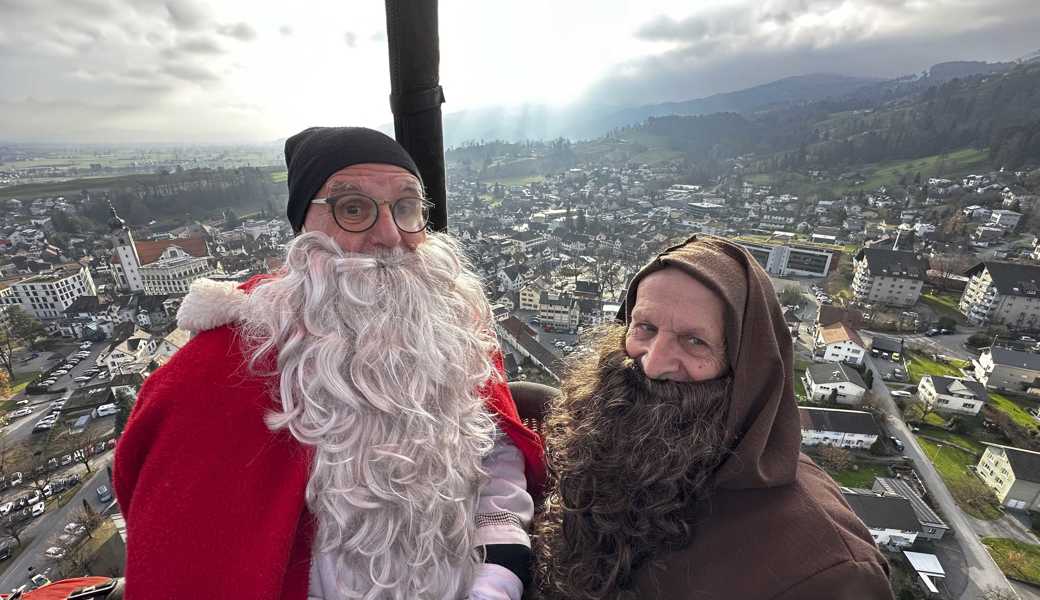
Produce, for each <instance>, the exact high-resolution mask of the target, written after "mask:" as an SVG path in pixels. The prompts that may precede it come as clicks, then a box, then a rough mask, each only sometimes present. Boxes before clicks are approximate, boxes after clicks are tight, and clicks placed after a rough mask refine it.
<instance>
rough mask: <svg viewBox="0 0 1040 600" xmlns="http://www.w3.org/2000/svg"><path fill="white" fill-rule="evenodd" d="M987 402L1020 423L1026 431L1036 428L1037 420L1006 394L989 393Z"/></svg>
mask: <svg viewBox="0 0 1040 600" xmlns="http://www.w3.org/2000/svg"><path fill="white" fill-rule="evenodd" d="M989 404H990V406H992V407H993V408H995V409H997V410H999V411H1000V412H1002V413H1004V414H1006V415H1007V416H1009V417H1011V420H1012V421H1014V422H1015V423H1016V424H1018V425H1021V426H1022V427H1024V428H1025V429H1026V430H1027V431H1029V430H1032V429H1036V428H1037V421H1036V419H1034V418H1033V416H1032V415H1030V414H1029V413H1028V412H1026V410H1025V409H1024V408H1022V407H1021V406H1019V405H1018V404H1016V403H1015V402H1014V401H1012V400H1011V399H1009V398H1008V397H1007V396H1003V395H1001V394H998V393H997V392H990V393H989Z"/></svg>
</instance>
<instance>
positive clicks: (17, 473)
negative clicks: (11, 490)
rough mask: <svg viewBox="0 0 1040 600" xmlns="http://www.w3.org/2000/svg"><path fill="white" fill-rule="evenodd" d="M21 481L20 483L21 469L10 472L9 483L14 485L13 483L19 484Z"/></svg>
mask: <svg viewBox="0 0 1040 600" xmlns="http://www.w3.org/2000/svg"><path fill="white" fill-rule="evenodd" d="M21 483H22V472H21V471H15V472H14V473H11V485H12V486H15V485H20V484H21Z"/></svg>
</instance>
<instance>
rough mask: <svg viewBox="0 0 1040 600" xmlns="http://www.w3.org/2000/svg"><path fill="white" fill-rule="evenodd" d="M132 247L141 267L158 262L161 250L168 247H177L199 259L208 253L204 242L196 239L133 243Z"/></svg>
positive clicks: (201, 239)
mask: <svg viewBox="0 0 1040 600" xmlns="http://www.w3.org/2000/svg"><path fill="white" fill-rule="evenodd" d="M134 246H136V247H137V256H138V257H139V258H140V259H141V264H142V265H147V264H151V263H153V262H155V261H157V260H159V256H161V255H162V253H163V250H166V249H167V248H169V247H170V246H177V247H178V248H180V249H182V250H184V251H185V252H187V253H188V254H190V255H192V256H196V257H199V258H202V257H204V256H209V251H208V250H207V249H206V240H204V239H203V238H198V237H196V238H179V239H176V240H145V241H140V242H138V241H135V242H134Z"/></svg>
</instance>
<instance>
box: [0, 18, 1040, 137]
mask: <svg viewBox="0 0 1040 600" xmlns="http://www.w3.org/2000/svg"><path fill="white" fill-rule="evenodd" d="M440 6H441V14H440V33H441V79H442V84H443V85H444V87H445V93H446V96H447V100H448V103H447V104H446V105H445V106H444V111H445V113H446V114H447V115H448V116H447V117H446V119H445V123H446V127H456V128H458V131H457V132H456V133H451V134H450V137H451V139H454V140H462V139H473V138H479V137H481V136H483V135H484V134H485V133H488V134H490V135H496V136H497V135H499V133H497V132H494V131H487V130H486V128H485V127H484V126H482V125H479V123H478V121H477V119H478V117H479V118H480V120H484V119H485V117H488V116H491V117H492V118H503V119H507V120H508V123H507V126H508V127H514V129H515V127H517V125H515V124H516V123H520V124H521V126H522V127H523V135H525V136H528V135H533V136H536V137H540V136H542V135H550V136H551V135H554V134H555V133H558V132H560V131H566V132H567V133H568V134H571V135H582V134H583V133H584V132H595V131H598V129H599V128H600V127H601V126H603V125H604V124H609V123H610V122H613V120H614V119H615V116H617V115H619V114H628V116H632V115H633V114H635V113H631V112H629V113H626V111H632V110H636V112H637V113H638V110H639V107H642V106H645V105H655V104H660V103H665V102H683V101H689V100H694V99H699V98H706V97H709V96H712V95H713V94H720V93H726V92H732V91H736V90H742V89H745V88H751V87H754V86H758V85H762V84H766V83H769V82H773V81H777V80H782V79H784V78H787V77H792V76H800V75H809V74H828V76H841V77H848V78H890V77H896V76H900V75H904V74H909V73H914V72H919V71H921V70H923V69H926V68H928V67H929V66H930V65H933V64H936V63H941V62H945V61H953V60H985V61H1006V60H1011V59H1014V58H1017V57H1021V56H1024V55H1027V54H1029V53H1032V52H1035V51H1036V50H1037V45H1038V44H1037V37H1036V32H1037V31H1040V3H1037V2H1036V0H765V1H759V0H755V1H752V0H729V1H725V0H706V1H704V2H697V3H691V2H686V1H679V0H647V1H644V2H631V1H628V0H599V1H593V0H582V1H574V2H550V1H549V0H531V1H527V2H466V1H463V0H441V2H440ZM0 16H2V18H0V82H2V85H0V142H2V141H23V142H24V141H55V142H96V143H111V142H175V143H176V142H185V143H192V142H229V143H233V142H263V141H271V140H275V139H279V138H284V137H286V136H287V135H290V134H292V133H294V132H296V131H298V130H299V129H302V128H304V127H307V126H310V125H316V124H361V125H369V126H374V127H377V126H381V125H384V124H386V123H389V122H390V121H391V115H390V112H389V109H388V106H387V96H388V93H389V76H388V66H387V64H388V61H387V50H386V33H385V29H386V28H385V15H384V13H383V3H381V2H331V3H312V2H306V3H256V2H247V1H246V0H220V1H213V2H197V1H196V0H0ZM803 83H804V82H803ZM832 83H833V84H834V85H837V86H838V87H840V86H842V85H845V83H848V82H847V81H846V82H844V83H843V82H841V81H840V79H833V80H831V81H830V83H826V84H825V85H831V84H832ZM457 113H460V114H457ZM451 115H455V116H451ZM612 115H613V116H612ZM603 119H606V121H604V120H603ZM467 121H469V122H470V123H469V124H467ZM474 123H477V125H476V126H473V124H474ZM596 123H598V124H596ZM467 127H469V129H466V128H467Z"/></svg>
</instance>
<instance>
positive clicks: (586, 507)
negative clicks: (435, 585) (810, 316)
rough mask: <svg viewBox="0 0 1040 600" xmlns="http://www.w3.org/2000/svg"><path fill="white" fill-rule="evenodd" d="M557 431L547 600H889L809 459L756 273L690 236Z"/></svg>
mask: <svg viewBox="0 0 1040 600" xmlns="http://www.w3.org/2000/svg"><path fill="white" fill-rule="evenodd" d="M619 317H623V319H624V323H623V324H618V325H614V326H609V327H607V328H606V329H605V330H604V331H602V332H600V334H599V336H598V338H597V339H596V341H595V343H594V344H593V348H592V350H591V351H590V352H589V353H588V354H586V355H585V356H583V357H580V358H578V359H577V360H576V362H575V363H574V364H572V369H571V372H570V374H569V376H568V377H567V378H566V379H565V382H564V385H563V393H562V395H561V396H560V397H559V398H557V399H556V400H555V401H554V402H553V404H552V405H551V407H550V411H549V416H548V418H547V419H546V422H545V424H544V434H545V436H546V439H545V441H546V459H547V462H548V464H549V475H550V478H549V487H548V490H547V496H546V500H545V504H544V511H543V513H542V516H541V518H540V520H539V521H538V524H537V527H536V531H535V554H536V561H537V568H536V580H537V582H538V586H539V589H540V592H541V595H542V596H543V597H544V598H560V599H563V598H567V599H569V600H577V599H589V600H599V599H606V598H611V599H613V598H639V599H644V600H645V599H655V598H660V599H668V600H683V599H690V600H693V599H697V600H731V599H738V600H766V599H771V600H816V599H819V600H846V599H847V600H853V599H855V600H891V598H892V592H891V588H890V586H889V583H888V577H887V573H888V566H887V563H886V562H885V559H884V558H883V557H882V556H881V554H880V552H879V551H878V549H877V547H876V546H875V544H874V542H873V540H872V539H871V536H870V533H869V532H868V531H867V529H866V527H865V526H864V525H863V523H862V522H861V521H860V520H859V519H858V518H857V517H856V515H855V514H854V513H853V512H852V510H851V509H850V508H849V507H848V505H847V504H846V503H845V502H844V500H843V499H842V496H841V493H840V490H839V489H838V486H837V485H836V484H835V483H834V482H833V481H832V480H831V478H830V477H829V476H827V474H826V473H824V472H823V471H822V470H821V469H820V468H819V467H817V466H816V465H815V464H814V463H813V462H812V460H811V459H809V458H808V457H807V456H805V455H804V454H801V453H800V451H799V445H800V440H801V437H800V426H799V415H798V407H797V404H796V402H795V398H794V391H793V374H792V358H791V356H792V355H791V336H790V334H789V333H788V331H787V326H786V324H785V323H784V320H783V317H782V314H781V310H780V306H779V302H778V301H777V297H776V293H775V292H774V290H773V287H772V285H771V283H770V281H769V278H768V276H767V275H766V273H765V271H764V270H763V269H762V267H761V266H760V265H759V264H758V262H757V261H756V260H755V259H754V258H753V257H752V256H751V255H750V254H748V252H747V251H746V250H744V249H743V248H741V247H739V246H737V245H735V244H732V243H730V242H727V241H725V240H722V239H718V238H712V237H694V238H691V239H690V240H688V241H687V242H685V243H683V244H681V245H678V246H675V247H673V248H670V249H668V250H667V251H666V252H664V253H663V254H661V255H660V256H658V257H657V258H656V259H654V260H653V261H652V262H651V263H650V264H649V265H647V266H646V267H644V268H643V269H642V270H641V271H640V272H639V273H638V274H637V275H636V276H635V278H634V279H633V280H632V282H631V284H630V285H629V291H628V294H627V297H626V300H625V304H624V308H623V310H622V312H621V313H619Z"/></svg>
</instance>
